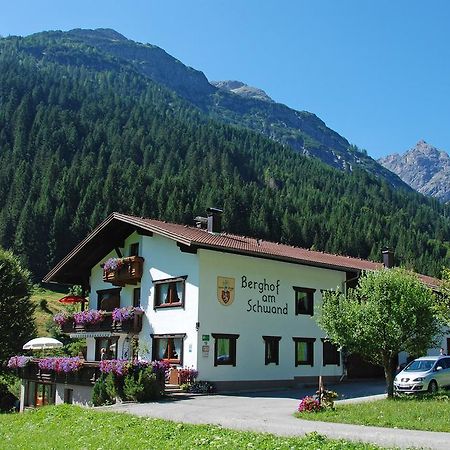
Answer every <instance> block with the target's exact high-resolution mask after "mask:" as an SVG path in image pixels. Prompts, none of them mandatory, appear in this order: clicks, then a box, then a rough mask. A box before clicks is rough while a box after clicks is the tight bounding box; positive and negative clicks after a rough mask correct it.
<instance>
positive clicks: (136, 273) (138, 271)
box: [103, 256, 144, 286]
mask: <svg viewBox="0 0 450 450" xmlns="http://www.w3.org/2000/svg"><path fill="white" fill-rule="evenodd" d="M120 261H121V263H122V266H121V267H120V269H118V270H115V271H112V272H108V271H106V270H104V269H103V281H105V282H106V283H111V284H113V285H114V286H125V285H126V284H137V283H138V282H139V281H141V278H142V272H143V267H144V258H142V257H140V256H128V257H126V258H120Z"/></svg>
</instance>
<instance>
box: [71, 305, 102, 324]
mask: <svg viewBox="0 0 450 450" xmlns="http://www.w3.org/2000/svg"><path fill="white" fill-rule="evenodd" d="M103 319H104V316H103V311H97V310H96V309H88V310H86V311H80V312H77V313H75V314H74V315H73V320H74V321H75V324H76V325H92V324H95V323H99V322H102V321H103Z"/></svg>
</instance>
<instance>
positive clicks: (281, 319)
mask: <svg viewBox="0 0 450 450" xmlns="http://www.w3.org/2000/svg"><path fill="white" fill-rule="evenodd" d="M219 214H220V213H219V211H217V210H211V211H210V214H209V217H208V219H207V220H206V222H207V229H203V228H194V227H186V226H183V225H176V224H170V223H166V222H160V221H156V220H151V219H141V218H136V217H132V216H126V215H123V214H117V213H114V214H112V215H111V216H109V217H108V218H107V219H106V220H105V221H104V222H103V223H102V224H100V225H99V226H98V227H97V228H96V230H94V231H93V232H92V233H91V234H90V235H89V236H88V237H87V238H86V239H85V240H84V241H83V242H81V243H80V244H79V245H78V246H77V247H76V248H75V249H74V250H73V251H72V252H71V253H70V254H69V255H67V256H66V257H65V258H64V259H63V260H62V261H61V262H60V263H59V264H58V265H57V266H56V267H55V268H54V269H53V270H52V271H51V272H50V273H49V274H48V275H47V276H46V278H45V279H44V281H46V282H58V283H66V284H81V285H82V286H83V287H84V289H85V291H86V292H87V293H89V309H91V310H102V311H106V312H107V314H110V313H111V312H112V311H113V310H114V309H115V308H123V307H133V306H134V307H139V308H141V309H142V311H143V313H142V314H141V315H139V316H136V317H135V319H134V322H133V323H132V324H131V325H128V326H124V325H123V324H122V326H118V324H117V323H115V322H113V321H111V320H110V321H109V322H108V321H107V320H105V321H104V322H102V323H101V324H98V325H97V326H93V327H85V328H83V329H80V328H77V327H75V326H74V325H72V328H70V327H69V329H66V330H65V331H66V332H67V333H69V334H70V336H72V337H84V338H86V341H87V355H86V360H87V361H88V362H92V364H94V365H95V362H98V361H99V360H100V359H103V358H104V357H107V358H120V359H129V358H133V357H136V356H138V357H140V358H144V359H152V360H156V359H157V360H166V361H167V362H169V363H170V364H171V366H172V367H173V373H175V374H176V369H177V368H182V367H188V368H194V369H196V370H198V379H199V380H207V381H211V382H214V383H215V384H216V386H217V387H218V389H219V390H239V389H240V390H243V389H254V388H269V387H280V386H295V385H297V384H302V383H309V382H315V381H316V380H317V377H318V376H322V377H323V378H324V379H325V380H337V379H339V378H340V377H341V376H342V374H343V370H344V369H343V365H342V358H341V354H340V352H339V349H337V348H335V347H334V346H333V345H331V343H330V342H328V341H327V339H326V335H325V334H324V332H323V331H322V330H321V329H320V328H319V326H318V324H317V321H316V315H317V307H318V306H319V305H320V303H321V301H322V294H323V292H324V291H327V290H336V289H340V290H341V291H344V292H345V291H346V289H347V287H348V286H354V285H355V283H356V281H357V279H358V276H359V274H360V273H361V272H362V271H363V270H375V269H378V268H380V267H382V265H381V264H379V263H373V262H370V261H366V260H361V259H357V258H348V257H343V256H338V255H330V254H325V253H321V252H314V251H309V250H305V249H300V248H294V247H290V246H286V245H282V244H277V243H273V242H266V241H262V240H260V239H254V238H247V237H242V236H234V235H228V234H225V233H221V232H220V215H219ZM110 261H116V262H117V261H121V263H122V267H121V268H120V269H116V270H115V271H112V272H110V273H108V272H106V271H105V267H107V266H108V264H109V262H110ZM422 278H423V281H425V282H426V283H427V284H428V285H430V286H433V284H435V282H436V280H434V279H432V278H430V277H422ZM88 328H89V329H88ZM87 364H90V363H87ZM93 367H94V366H93ZM36 376H37V375H36V374H34V375H29V376H28V379H27V378H26V377H24V389H23V397H24V398H23V400H24V404H27V402H28V404H30V402H31V400H30V396H32V395H33V392H32V391H33V389H35V385H36V383H39V382H40V381H41V382H42V383H44V384H45V380H44V381H42V380H39V379H37V378H36ZM33 377H34V378H33ZM94 378H95V376H94ZM92 380H93V378H89V379H86V380H85V382H84V383H79V384H76V383H75V381H74V380H67V379H66V380H63V381H64V382H62V381H61V380H59V382H58V380H53V381H52V383H54V384H55V387H54V392H55V394H53V395H54V398H55V401H56V402H57V403H58V402H63V401H67V399H68V398H69V399H70V400H71V401H73V402H77V403H88V401H89V397H90V389H91V387H92ZM172 380H173V381H176V377H172ZM89 381H90V382H89ZM79 386H80V387H79ZM49 395H50V394H49ZM27 396H28V397H27Z"/></svg>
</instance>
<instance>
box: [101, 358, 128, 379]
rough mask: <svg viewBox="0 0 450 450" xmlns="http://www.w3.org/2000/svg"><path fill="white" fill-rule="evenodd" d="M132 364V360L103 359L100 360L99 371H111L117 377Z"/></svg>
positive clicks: (125, 371)
mask: <svg viewBox="0 0 450 450" xmlns="http://www.w3.org/2000/svg"><path fill="white" fill-rule="evenodd" d="M132 366H133V364H132V362H131V361H130V360H128V359H105V360H103V361H100V372H102V373H113V374H114V375H116V376H118V377H123V376H124V375H126V374H127V373H128V371H129V370H130V369H131V368H132Z"/></svg>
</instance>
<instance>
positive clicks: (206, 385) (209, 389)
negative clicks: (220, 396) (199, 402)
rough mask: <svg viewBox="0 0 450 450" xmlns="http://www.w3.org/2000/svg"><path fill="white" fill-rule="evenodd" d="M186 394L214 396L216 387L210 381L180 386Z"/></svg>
mask: <svg viewBox="0 0 450 450" xmlns="http://www.w3.org/2000/svg"><path fill="white" fill-rule="evenodd" d="M180 387H181V389H182V390H183V391H185V392H190V393H192V394H213V393H214V392H216V386H214V384H213V383H211V382H210V381H194V382H193V383H185V384H182V385H180Z"/></svg>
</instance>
